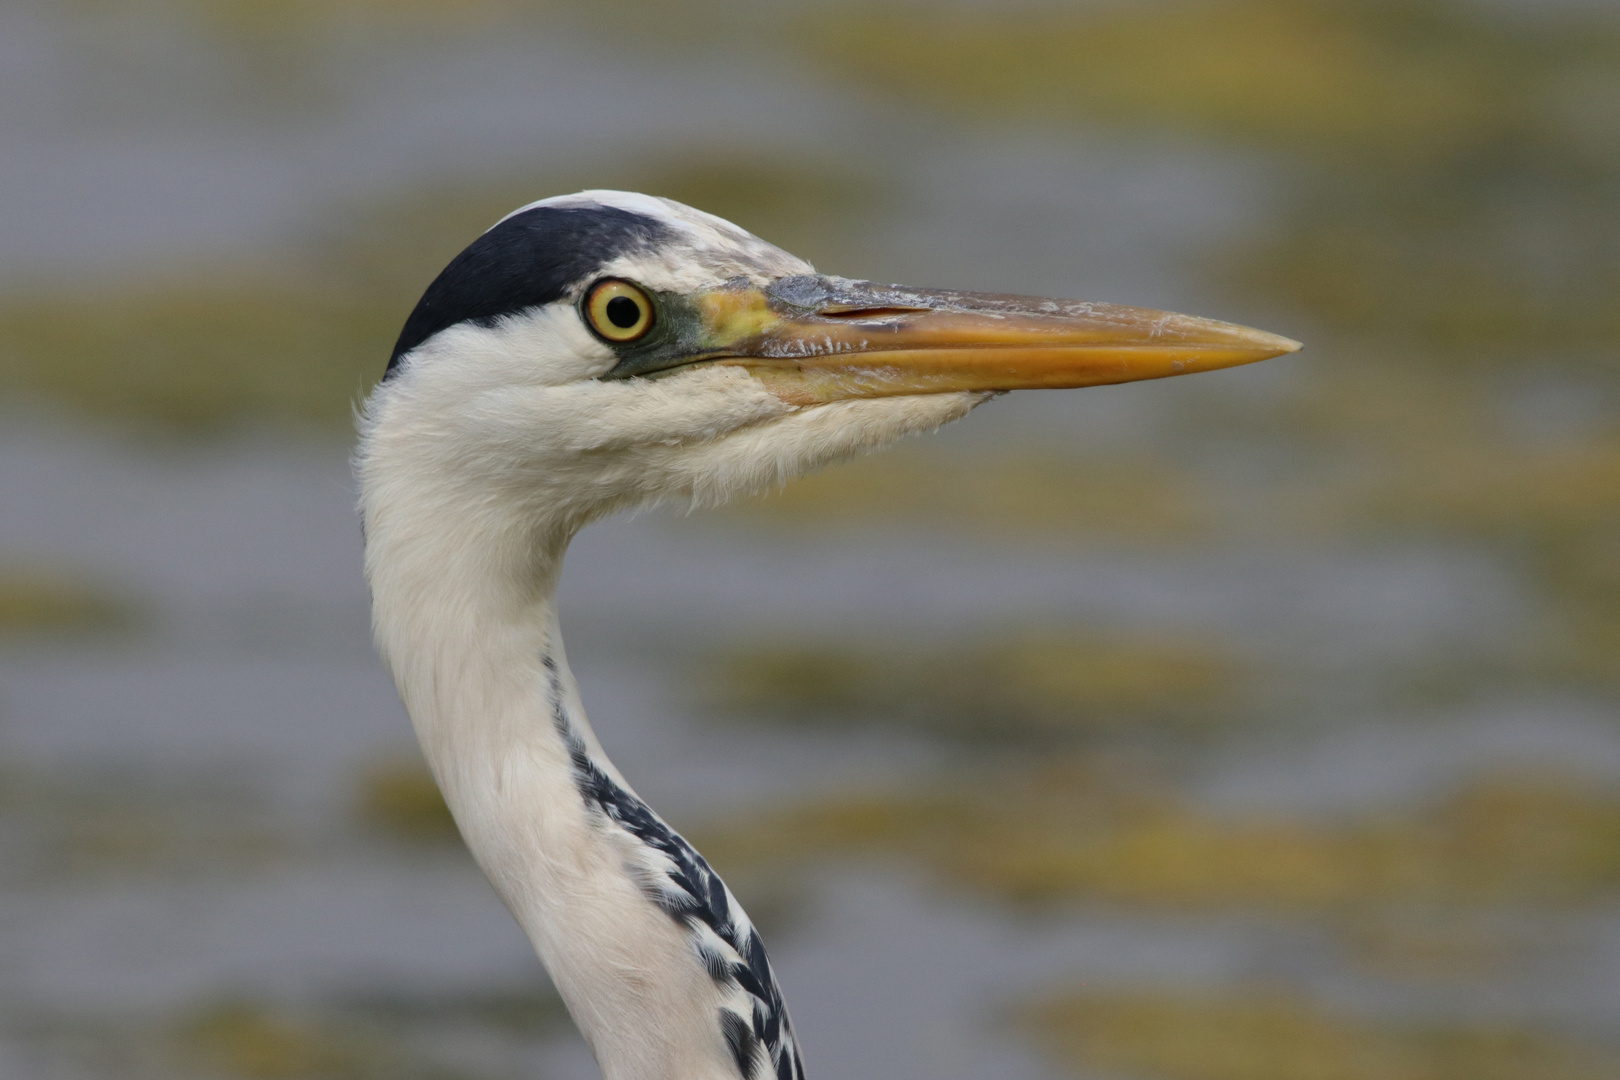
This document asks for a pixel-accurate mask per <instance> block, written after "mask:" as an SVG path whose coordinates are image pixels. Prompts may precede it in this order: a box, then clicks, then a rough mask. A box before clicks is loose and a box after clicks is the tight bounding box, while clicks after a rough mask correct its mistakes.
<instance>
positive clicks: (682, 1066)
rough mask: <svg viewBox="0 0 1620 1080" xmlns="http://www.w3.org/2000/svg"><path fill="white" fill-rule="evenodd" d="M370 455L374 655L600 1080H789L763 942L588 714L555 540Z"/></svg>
mask: <svg viewBox="0 0 1620 1080" xmlns="http://www.w3.org/2000/svg"><path fill="white" fill-rule="evenodd" d="M374 449H375V448H374V447H372V446H368V447H366V448H364V449H363V451H362V458H361V461H360V472H361V478H362V492H363V503H364V506H363V509H364V512H365V516H366V524H367V545H366V560H367V575H368V579H369V581H370V583H371V588H372V596H373V612H374V625H375V631H376V635H377V639H378V642H379V645H380V647H381V650H382V653H383V655H384V657H385V659H386V661H387V662H388V664H389V667H390V668H391V669H392V672H393V674H394V678H395V682H396V684H397V685H398V687H399V691H400V695H401V697H402V698H403V699H404V701H405V704H406V707H407V709H408V711H409V712H410V715H411V719H412V722H413V724H414V725H415V727H416V731H417V735H418V737H419V739H420V740H421V743H422V747H423V750H424V752H425V753H426V755H427V758H428V761H429V764H430V765H431V767H432V769H433V772H434V775H435V777H436V778H437V779H438V781H439V784H440V786H441V788H442V789H443V791H444V794H445V799H446V801H447V802H448V803H449V806H450V809H451V812H452V813H453V814H454V815H455V818H456V822H457V824H458V825H459V827H460V829H461V832H462V835H463V836H464V837H465V839H466V841H467V845H468V847H469V848H470V849H471V850H472V853H473V855H474V857H475V858H476V859H477V860H478V863H479V865H480V866H481V867H482V868H483V869H484V871H485V873H486V874H488V876H489V878H490V880H491V881H492V882H493V883H494V885H495V888H496V890H497V891H498V892H499V893H500V895H501V898H502V899H503V900H504V901H505V902H506V904H507V906H508V907H509V908H510V909H511V911H512V913H513V914H514V915H515V916H516V917H517V920H518V922H519V923H520V924H521V925H522V927H523V929H524V930H525V932H526V933H527V934H528V936H529V938H530V940H531V941H532V942H533V943H534V946H535V948H536V950H537V951H538V953H539V955H540V958H541V960H542V961H543V962H544V963H545V965H546V968H547V970H548V971H549V972H550V973H551V976H552V979H553V981H554V982H555V983H556V985H557V988H558V990H559V991H560V992H561V994H562V996H563V999H564V1001H565V1002H566V1003H567V1005H568V1008H569V1011H570V1013H571V1014H572V1015H573V1017H574V1019H575V1021H576V1023H577V1024H578V1025H579V1027H580V1030H581V1032H582V1033H583V1034H584V1036H585V1038H586V1040H587V1041H588V1042H589V1043H590V1045H591V1047H592V1050H593V1051H594V1052H595V1054H596V1056H597V1060H598V1061H599V1063H600V1064H601V1067H602V1071H603V1074H604V1076H605V1077H606V1080H738V1078H739V1077H740V1078H742V1080H767V1078H776V1080H801V1078H802V1076H803V1070H802V1066H801V1065H800V1062H799V1055H798V1049H797V1045H796V1043H795V1040H794V1036H793V1032H792V1029H791V1027H790V1025H789V1023H788V1018H787V1013H786V1010H785V1009H784V1008H783V1005H782V999H781V994H780V992H779V991H778V989H777V986H776V981H775V978H774V977H773V975H772V973H771V967H770V962H769V960H768V959H767V958H766V955H765V949H764V945H763V944H762V942H761V941H760V938H759V935H758V934H757V933H756V932H755V931H754V928H753V926H752V924H750V922H749V921H748V918H747V916H746V915H744V914H743V911H742V909H741V908H740V907H739V906H738V905H737V903H736V901H735V900H734V899H733V898H732V896H731V894H730V892H729V891H728V890H727V889H726V887H725V885H724V884H723V883H722V882H721V880H720V878H719V877H718V876H717V875H716V874H715V873H714V871H713V870H711V869H710V868H709V866H708V864H707V863H706V862H705V861H704V860H703V858H702V856H700V855H699V854H698V853H697V852H696V851H695V850H694V849H693V848H692V846H691V845H690V844H688V843H687V842H686V841H685V840H683V839H682V838H681V837H680V836H679V835H678V834H677V833H675V831H674V830H672V829H671V828H670V827H669V826H668V825H666V824H665V823H664V821H663V820H662V819H661V818H659V817H658V815H657V814H655V813H654V812H653V811H652V810H651V809H650V808H649V807H648V806H647V804H646V803H644V802H643V801H642V800H641V799H640V798H638V797H637V796H636V794H635V792H634V791H633V790H632V789H631V787H630V785H629V784H628V783H627V782H626V781H625V779H624V777H623V776H622V775H620V774H619V772H618V770H617V769H615V768H614V767H613V764H612V763H611V762H610V761H609V760H608V758H607V756H606V755H605V754H604V753H603V752H602V748H601V746H600V745H599V744H598V742H597V740H596V737H595V735H594V734H593V733H592V731H591V728H590V724H589V723H588V722H587V720H586V719H585V713H584V709H583V708H582V706H581V705H580V701H579V694H578V690H577V688H576V686H575V684H574V680H573V676H572V675H571V674H570V672H569V670H568V665H567V660H566V657H565V656H564V653H563V645H562V638H561V634H560V632H559V628H558V622H557V614H556V604H555V599H554V597H555V585H556V578H557V574H558V572H559V570H560V567H561V561H562V556H563V552H564V550H565V549H566V546H567V543H568V538H569V537H568V535H567V534H566V532H557V533H554V534H547V533H545V532H544V531H542V532H540V533H539V534H537V533H536V531H535V527H534V523H533V522H528V523H524V522H520V521H517V520H512V519H506V518H504V517H503V516H502V515H501V514H500V513H499V512H497V511H495V510H492V509H491V503H490V500H488V499H484V498H480V497H478V496H477V495H476V494H475V493H472V492H468V491H466V490H465V489H461V490H460V492H459V496H458V492H457V490H456V489H455V488H454V487H453V486H451V487H443V486H441V487H440V488H438V489H437V490H436V491H435V490H434V489H432V488H430V487H425V486H420V485H415V484H411V483H407V482H405V479H404V478H403V477H401V476H398V475H391V473H390V467H389V463H388V461H387V460H385V458H386V455H383V456H381V457H379V456H378V455H377V454H375V453H373V452H372V451H373V450H374ZM458 497H459V498H461V499H464V500H465V505H460V506H457V505H454V504H455V503H456V501H457V500H458Z"/></svg>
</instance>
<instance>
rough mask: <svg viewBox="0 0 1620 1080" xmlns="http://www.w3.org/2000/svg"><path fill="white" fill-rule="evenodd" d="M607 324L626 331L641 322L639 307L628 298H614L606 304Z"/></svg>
mask: <svg viewBox="0 0 1620 1080" xmlns="http://www.w3.org/2000/svg"><path fill="white" fill-rule="evenodd" d="M607 317H608V322H610V323H612V324H613V325H614V326H617V327H618V328H619V329H620V330H628V329H630V328H631V327H632V326H634V325H636V323H638V322H640V321H641V305H640V304H638V303H636V302H635V301H634V300H632V299H630V298H629V297H628V296H615V297H614V298H613V299H611V300H609V301H608V302H607Z"/></svg>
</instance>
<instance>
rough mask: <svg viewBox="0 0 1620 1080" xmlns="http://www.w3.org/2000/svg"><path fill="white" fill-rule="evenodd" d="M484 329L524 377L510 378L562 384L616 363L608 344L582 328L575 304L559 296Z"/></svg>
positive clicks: (555, 384)
mask: <svg viewBox="0 0 1620 1080" xmlns="http://www.w3.org/2000/svg"><path fill="white" fill-rule="evenodd" d="M485 333H486V334H488V335H489V336H490V339H491V343H492V344H493V345H495V346H496V347H497V348H499V349H500V350H501V351H502V352H504V353H505V354H506V357H505V359H506V360H507V361H508V362H509V363H511V364H513V365H516V366H517V367H518V368H520V369H522V371H523V373H524V374H525V375H526V376H527V377H526V378H521V379H518V380H514V381H521V382H539V383H542V384H544V385H547V386H561V385H563V384H565V383H571V382H578V381H579V380H581V379H594V378H596V377H597V376H599V375H602V374H604V373H605V372H607V371H609V370H610V369H611V368H612V367H613V365H614V364H616V363H618V362H619V358H618V355H617V354H615V353H614V351H613V350H612V349H610V348H608V346H607V345H605V344H603V343H602V342H600V341H598V340H597V339H596V336H595V335H594V334H592V333H591V332H590V331H589V330H587V329H585V323H584V320H582V319H581V318H580V317H579V312H578V311H577V310H576V309H575V308H574V305H572V304H568V303H564V302H561V301H559V302H557V303H555V304H547V305H546V306H545V307H543V308H537V309H535V310H533V311H528V312H524V313H523V314H521V315H508V316H505V317H504V318H502V319H501V320H500V321H499V322H498V323H496V324H495V326H493V327H491V328H490V329H489V330H487V331H485ZM513 374H517V372H515V371H514V372H513Z"/></svg>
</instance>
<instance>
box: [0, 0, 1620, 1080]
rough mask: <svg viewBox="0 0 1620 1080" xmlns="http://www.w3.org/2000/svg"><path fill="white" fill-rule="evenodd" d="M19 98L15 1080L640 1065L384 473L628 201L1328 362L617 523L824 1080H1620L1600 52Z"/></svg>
mask: <svg viewBox="0 0 1620 1080" xmlns="http://www.w3.org/2000/svg"><path fill="white" fill-rule="evenodd" d="M0 101H3V102H4V103H5V104H4V106H3V108H0V207H3V209H0V1077H4V1078H5V1080H40V1078H57V1077H61V1078H92V1080H93V1078H103V1077H105V1078H144V1077H164V1078H172V1077H192V1076H194V1077H200V1078H220V1080H231V1078H245V1080H323V1078H333V1080H348V1078H359V1080H368V1078H379V1080H380V1078H384V1077H386V1078H389V1080H401V1078H404V1080H411V1078H430V1077H431V1078H444V1080H450V1078H464V1080H486V1078H487V1080H500V1078H506V1077H513V1078H516V1077H525V1078H528V1077H534V1078H541V1080H575V1078H588V1077H591V1076H594V1075H595V1073H594V1066H592V1064H591V1063H590V1060H589V1056H588V1054H587V1053H586V1051H585V1049H584V1047H583V1045H582V1044H581V1043H580V1042H579V1040H578V1038H577V1036H575V1035H574V1034H573V1033H572V1030H571V1028H570V1026H569V1024H568V1021H567V1019H566V1017H565V1016H564V1015H563V1013H562V1011H561V1009H560V1007H559V1005H558V1004H557V1002H556V1000H555V997H554V995H553V994H552V992H551V991H550V989H549V987H548V985H547V983H546V982H545V978H544V975H543V973H542V972H541V970H540V968H539V965H538V964H537V962H536V961H535V960H534V959H533V958H532V954H531V952H530V950H529V948H528V946H527V944H526V942H525V941H524V940H523V938H522V936H521V935H520V934H519V933H518V931H517V929H516V927H515V925H513V924H512V922H511V920H510V919H509V917H508V916H507V915H506V913H505V912H504V910H503V909H502V908H501V907H500V905H499V903H498V902H497V901H496V899H495V897H494V894H493V893H492V891H491V890H490V889H489V887H488V886H487V885H486V884H485V883H484V881H483V879H482V878H481V877H480V876H479V874H478V873H477V871H476V869H475V868H474V867H473V866H472V864H471V862H470V860H469V859H468V857H467V856H466V854H465V853H464V851H463V849H462V848H461V847H460V844H459V841H458V840H457V839H456V837H455V834H454V831H453V828H452V827H451V826H450V825H449V823H448V820H447V818H446V817H445V814H444V811H443V807H442V804H440V803H439V801H438V799H437V794H436V792H435V791H434V789H433V787H432V785H431V783H430V782H429V781H428V780H427V778H426V775H425V773H424V772H423V770H422V767H421V764H420V760H419V758H418V757H417V754H416V750H415V747H414V745H413V742H412V738H411V733H410V730H409V727H408V724H407V721H406V719H405V716H404V714H403V711H402V709H401V708H400V706H399V705H398V703H397V701H396V699H395V696H394V691H393V689H392V686H391V685H390V683H389V681H388V679H387V678H386V676H385V675H384V674H383V672H382V671H381V669H380V666H379V665H378V663H377V662H376V660H375V659H374V658H373V655H372V652H371V647H370V643H369V637H368V631H367V610H366V595H365V590H364V586H363V583H362V581H361V576H360V569H359V552H360V537H359V528H358V525H357V522H356V520H355V516H354V513H353V510H352V503H353V501H354V492H353V487H352V484H351V481H350V479H349V474H348V468H347V462H346V455H347V453H348V448H349V443H350V438H351V416H352V411H353V409H354V406H355V404H356V402H357V401H359V400H360V398H361V397H362V395H363V394H364V392H365V391H366V389H367V388H368V387H369V386H370V384H371V383H372V382H373V381H374V380H375V379H376V378H377V377H378V376H379V375H380V373H381V371H382V368H383V364H384V362H385V360H386V357H387V355H388V352H389V348H390V346H391V344H392V341H393V338H394V335H395V334H396V333H397V330H398V327H399V325H400V323H401V322H402V321H403V319H404V316H405V315H406V314H407V312H408V311H409V310H410V308H411V307H412V305H413V304H414V302H415V300H416V297H417V296H418V295H419V293H420V291H421V290H422V288H423V287H424V285H425V284H426V282H427V281H428V280H429V279H430V278H431V277H432V275H433V274H434V273H435V272H436V271H437V270H438V268H439V267H441V266H442V265H443V264H444V263H445V262H446V261H447V260H448V259H449V258H450V257H451V256H452V255H453V254H454V253H455V252H456V251H458V250H459V249H460V248H461V247H462V246H463V245H464V244H465V243H467V242H468V241H469V240H470V239H471V238H472V237H473V236H475V235H476V234H477V233H478V232H479V231H480V230H482V229H483V228H485V227H487V225H488V224H490V223H491V222H492V221H494V220H495V219H496V218H497V217H499V216H500V215H501V214H503V213H505V212H506V211H507V210H509V209H511V208H512V207H514V206H516V205H519V204H521V203H524V202H527V201H529V200H531V199H534V198H538V197H541V196H544V195H548V194H556V193H561V192H565V191H570V190H574V189H577V188H581V187H623V188H631V189H638V190H644V191H648V192H652V193H655V194H660V195H667V196H670V197H673V198H676V199H680V200H683V201H687V202H690V203H692V204H694V205H697V206H699V207H701V208H703V209H706V210H710V211H713V212H715V213H718V214H721V215H724V216H727V217H730V218H732V219H734V220H736V221H737V222H738V223H740V224H741V225H743V226H745V227H747V228H749V229H751V230H753V231H755V232H757V233H759V234H760V235H762V236H764V237H766V238H767V239H770V240H773V241H775V242H777V243H779V244H781V245H783V246H785V247H788V248H790V249H791V250H793V251H795V252H797V253H799V254H802V255H804V256H807V257H808V258H810V259H811V260H812V261H814V262H815V263H816V264H817V265H818V267H819V268H820V269H822V270H824V271H828V272H834V273H840V274H845V275H849V276H855V277H869V278H875V279H878V280H885V281H888V280H892V281H902V282H908V283H912V284H918V285H948V286H959V287H965V288H976V289H990V290H998V291H1010V292H1032V293H1040V294H1049V295H1056V296H1066V297H1079V298H1085V299H1097V300H1111V301H1116V302H1122V303H1129V304H1139V305H1147V306H1154V307H1163V308H1170V309H1175V310H1182V311H1190V312H1194V313H1197V314H1201V315H1208V316H1214V317H1217V318H1221V319H1227V320H1232V321H1238V322H1244V323H1249V324H1252V325H1258V326H1262V327H1265V328H1267V329H1270V330H1274V331H1278V332H1282V333H1286V334H1289V335H1291V336H1294V337H1297V338H1300V339H1303V340H1304V341H1306V342H1307V344H1308V349H1307V351H1306V352H1304V353H1302V354H1300V355H1299V356H1296V357H1290V358H1285V359H1278V360H1274V361H1271V362H1269V363H1266V364H1262V365H1258V366H1255V367H1250V368H1245V369H1242V370H1240V371H1231V372H1225V373H1220V374H1213V375H1206V376H1202V377H1200V378H1197V379H1186V380H1174V381H1171V382H1165V383H1145V384H1137V385H1133V386H1126V387H1118V388H1105V389H1095V390H1087V391H1072V392H1067V393H1053V394H1044V395H1036V394H1025V395H1012V396H1010V397H1008V398H1004V399H1001V400H998V401H996V402H994V403H992V404H990V405H988V406H987V407H985V408H983V409H981V410H980V411H979V412H978V413H976V414H975V415H974V416H973V417H972V418H971V419H970V420H968V421H966V422H964V423H963V424H960V425H958V426H957V427H956V428H955V429H953V430H950V431H947V432H946V433H944V434H942V435H941V436H939V437H937V438H934V439H933V440H931V441H928V442H921V441H919V442H917V443H915V444H913V445H910V446H907V447H904V448H902V449H900V450H897V451H894V452H891V453H889V454H887V455H885V456H880V457H876V458H872V459H868V460H863V461H861V462H857V463H854V464H851V465H848V466H845V467H842V468H838V469H834V470H831V471H829V472H827V473H825V474H823V475H820V476H818V477H814V478H811V479H809V480H806V481H803V482H800V483H798V484H796V485H794V486H792V487H790V488H789V489H788V490H787V491H786V492H784V493H783V494H781V495H779V496H775V497H772V498H768V499H763V500H760V501H757V502H753V503H750V504H748V505H744V506H739V507H736V508H734V509H731V510H728V511H724V512H720V513H708V514H703V515H699V516H696V517H691V518H685V517H680V516H675V515H655V516H646V517H642V518H637V519H632V520H627V521H615V522H610V523H606V524H604V525H601V526H597V527H593V528H592V529H590V530H588V531H587V532H586V533H585V534H584V535H583V536H582V537H581V538H580V540H579V541H578V542H577V543H576V545H575V548H574V551H573V554H572V555H571V556H570V564H569V572H568V574H567V575H566V580H565V584H564V601H563V603H564V613H565V624H566V625H567V627H568V631H569V642H570V645H571V655H573V656H574V658H575V664H576V670H577V673H578V675H579V678H580V682H581V684H582V686H583V690H584V695H585V699H586V701H587V702H588V703H589V707H590V710H591V714H592V716H593V718H594V720H595V721H596V725H597V728H598V731H599V733H600V735H601V738H602V741H603V742H604V744H605V745H606V746H607V748H608V750H609V751H610V752H611V753H612V754H613V756H614V758H615V759H616V761H617V762H618V763H619V765H620V766H621V767H622V768H623V770H624V772H625V773H626V774H627V775H628V776H629V777H630V779H631V780H632V782H633V783H635V784H636V785H637V787H638V788H639V789H640V791H641V792H642V794H643V795H645V796H646V797H647V798H648V799H649V801H651V802H652V803H653V805H655V806H657V807H658V808H659V809H660V810H662V811H664V812H665V814H666V816H667V817H668V818H669V819H670V820H671V821H672V822H673V823H674V824H675V825H676V826H677V827H678V828H681V829H682V830H683V831H685V832H686V833H687V834H688V835H690V836H691V837H692V838H693V839H694V841H695V842H697V844H698V845H699V847H700V848H702V849H703V850H705V851H706V852H707V853H709V854H710V855H711V857H712V859H713V861H714V862H715V864H716V866H717V867H718V868H719V869H720V870H721V872H722V873H724V874H725V875H726V876H727V877H728V878H729V879H730V880H731V883H732V886H733V888H734V889H735V891H736V892H737V893H738V894H739V896H740V897H741V898H742V900H743V902H744V903H745V904H746V905H747V906H748V907H749V908H750V910H751V911H752V912H753V913H754V914H755V916H756V921H758V922H759V923H760V924H761V925H762V927H763V929H764V931H765V936H766V939H767V941H768V942H769V943H770V945H771V948H772V952H773V955H774V957H775V959H776V962H777V966H778V969H779V973H780V976H781V981H782V984H783V986H784V989H785V991H786V994H787V997H788V1000H789V1002H790V1003H791V1007H792V1009H793V1014H794V1017H795V1019H796V1021H797V1023H798V1025H799V1027H800V1029H801V1035H802V1040H803V1044H804V1046H805V1049H806V1060H807V1063H808V1067H809V1070H810V1074H811V1075H812V1076H814V1077H844V1076H850V1077H854V1076H884V1077H889V1078H894V1080H911V1078H916V1080H922V1078H929V1080H977V1078H996V1080H1044V1078H1055V1077H1060V1076H1070V1077H1082V1078H1097V1080H1104V1078H1107V1080H1304V1078H1310V1080H1589V1078H1590V1080H1598V1078H1600V1077H1601V1078H1612V1077H1614V1076H1617V1075H1620V1041H1617V1040H1616V1032H1620V661H1617V653H1620V365H1617V363H1616V361H1617V356H1620V12H1617V9H1616V7H1615V6H1614V5H1613V4H1612V3H1610V2H1605V0H1590V2H1584V3H1583V2H1576V0H1094V2H1087V3H1057V2H1041V0H1029V2H1027V3H1025V2H1013V3H1009V2H1003V3H992V2H989V0H985V2H979V3H974V2H969V0H961V2H954V3H946V2H941V3H921V2H907V0H861V2H859V3H855V2H853V0H851V2H848V3H838V2H827V3H791V4H790V3H757V2H754V3H750V2H746V0H697V2H692V3H679V4H678V3H659V2H655V0H625V2H622V3H618V4H614V5H605V4H603V5H589V4H552V3H546V2H543V0H8V2H7V3H6V4H4V5H3V6H0Z"/></svg>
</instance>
